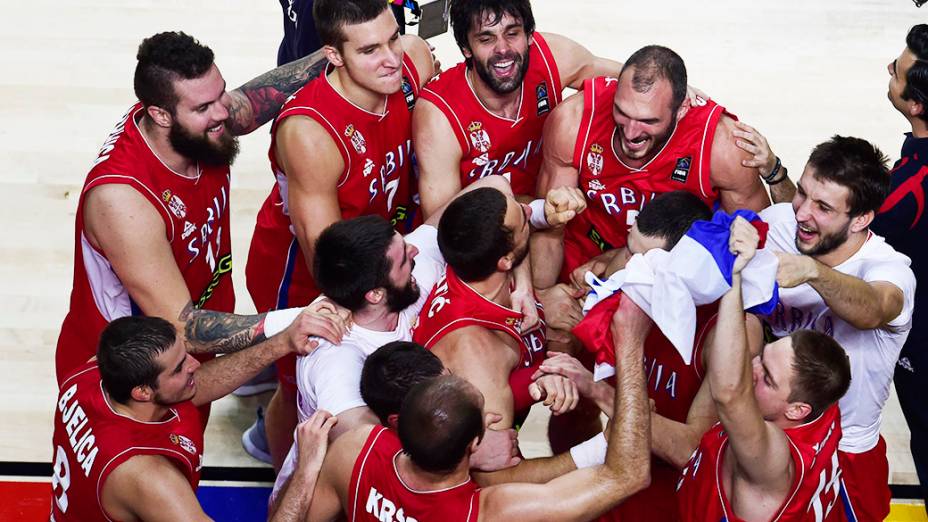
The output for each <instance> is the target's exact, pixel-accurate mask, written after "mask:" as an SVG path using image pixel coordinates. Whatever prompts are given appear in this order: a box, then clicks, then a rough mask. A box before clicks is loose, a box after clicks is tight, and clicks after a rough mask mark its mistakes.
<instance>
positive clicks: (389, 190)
mask: <svg viewBox="0 0 928 522" xmlns="http://www.w3.org/2000/svg"><path fill="white" fill-rule="evenodd" d="M418 94H419V76H418V73H417V72H416V68H415V65H414V64H413V62H412V60H411V59H410V58H409V57H408V56H404V58H403V84H402V88H401V89H400V90H399V91H397V92H395V93H393V94H391V95H389V96H387V97H386V98H385V100H386V106H385V107H384V111H383V113H382V114H376V113H373V112H369V111H366V110H364V109H362V108H360V107H358V106H357V105H355V104H354V103H352V102H351V101H349V100H348V99H347V98H345V97H343V96H342V95H341V94H340V93H339V92H338V91H336V90H335V88H334V87H332V84H331V83H329V78H328V76H327V75H325V74H323V75H320V76H319V77H318V78H316V79H314V80H312V81H311V82H309V83H307V84H306V85H305V86H304V87H303V88H301V89H300V90H299V91H297V92H296V93H295V94H294V95H293V96H291V97H290V99H289V100H287V102H286V103H285V104H284V106H283V108H282V109H281V111H280V114H279V115H278V116H277V120H275V122H274V125H273V127H272V128H271V148H270V151H269V152H268V156H269V157H270V160H271V170H272V171H273V173H274V176H275V179H276V183H275V184H274V188H273V189H271V193H270V195H269V196H268V197H267V199H266V200H265V202H264V205H263V206H262V207H261V210H260V211H259V212H258V220H257V224H256V226H255V232H254V236H253V237H252V241H251V250H250V251H249V253H248V263H247V265H246V266H245V275H246V281H247V284H248V291H249V293H250V294H251V297H252V299H253V300H254V303H255V307H257V309H258V311H259V312H267V311H269V310H275V309H279V308H287V307H293V306H304V305H307V304H309V303H310V302H311V301H312V300H313V299H314V298H315V297H316V296H317V295H319V290H318V289H317V288H316V285H315V284H314V283H313V280H312V276H311V275H310V273H309V269H308V267H307V264H306V260H305V258H304V257H303V252H302V250H301V249H300V245H299V243H298V242H297V239H296V237H295V236H294V235H293V232H292V225H291V223H290V213H289V208H288V203H287V173H286V172H284V170H283V168H282V167H281V165H280V164H279V163H278V160H277V154H276V152H275V147H276V141H277V139H276V137H277V129H278V128H279V127H280V123H281V122H282V121H284V120H285V119H287V118H289V117H291V116H306V117H308V118H312V119H313V120H314V121H315V122H316V123H318V124H319V125H321V126H322V128H324V129H325V130H326V131H327V132H328V133H329V136H331V138H332V141H334V142H335V145H336V146H337V147H338V150H339V152H340V153H341V157H342V161H344V164H345V168H344V170H343V172H342V175H341V178H340V179H339V180H338V206H339V209H340V210H341V217H342V219H351V218H354V217H358V216H363V215H369V214H374V215H379V216H382V217H384V218H386V219H389V220H392V221H393V222H394V223H395V224H396V225H397V227H398V228H401V227H402V226H403V225H404V224H405V222H406V221H407V218H409V217H410V216H411V214H412V213H413V212H414V209H413V208H412V207H411V203H412V197H411V192H410V187H411V183H412V178H411V176H412V168H411V165H412V161H411V160H412V158H411V157H410V156H411V154H412V140H411V135H412V129H411V111H412V108H413V105H414V104H415V100H416V97H417V96H418ZM401 231H405V230H401Z"/></svg>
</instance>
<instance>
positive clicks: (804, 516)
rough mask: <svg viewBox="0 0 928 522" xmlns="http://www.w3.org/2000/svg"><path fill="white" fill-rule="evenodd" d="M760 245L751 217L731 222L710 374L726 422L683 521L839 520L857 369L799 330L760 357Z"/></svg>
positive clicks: (687, 474)
mask: <svg viewBox="0 0 928 522" xmlns="http://www.w3.org/2000/svg"><path fill="white" fill-rule="evenodd" d="M800 190H801V189H800ZM758 239H759V238H758V233H757V230H756V229H755V228H754V227H753V226H752V225H751V224H750V223H748V222H747V221H745V220H744V219H743V218H740V217H739V218H737V219H736V220H735V222H733V223H732V227H731V237H730V240H729V249H730V250H731V252H732V253H733V254H736V255H737V258H736V260H735V264H734V267H733V268H732V287H731V290H729V291H728V292H727V293H726V294H725V295H724V296H723V297H722V300H721V302H720V304H719V318H718V324H717V326H716V334H715V343H714V344H715V346H713V347H712V349H711V350H709V351H708V360H709V371H708V375H707V376H706V380H707V381H708V382H709V390H710V391H711V395H712V399H713V401H714V402H715V405H716V408H717V410H718V414H719V418H720V419H721V423H719V424H717V425H716V426H715V427H714V428H712V429H710V430H709V431H707V432H706V434H705V436H704V437H703V438H702V441H701V442H700V444H699V447H698V448H697V450H696V451H695V452H694V453H693V456H692V457H691V458H690V461H689V463H688V464H687V466H686V468H684V470H683V476H682V478H681V479H680V487H679V493H678V501H679V505H680V515H681V516H682V519H683V520H685V521H688V520H694V521H695V520H784V521H786V520H796V521H798V520H803V521H817V520H840V516H841V513H840V508H836V507H835V503H836V502H837V501H838V498H837V487H836V486H837V484H836V481H837V480H838V478H839V476H840V473H841V472H840V470H839V468H838V457H837V451H838V440H839V439H840V438H841V423H840V413H839V411H838V404H837V403H838V400H839V399H840V398H841V397H842V396H843V395H844V393H845V392H846V391H847V389H848V386H849V384H850V380H851V367H850V363H849V361H848V357H847V355H846V354H845V352H844V350H842V349H841V346H840V345H839V344H838V343H837V342H836V341H835V340H834V339H832V338H831V337H829V336H827V335H825V334H823V333H820V332H815V331H812V330H797V331H795V332H793V333H792V334H791V335H789V336H787V337H784V338H782V339H780V340H778V341H776V342H773V343H770V344H767V345H766V346H764V347H763V348H762V349H761V352H760V354H759V355H758V356H755V357H753V359H752V358H751V356H750V352H749V351H748V339H747V333H746V331H745V320H744V307H743V305H742V301H741V270H742V269H743V268H744V267H745V266H746V265H747V264H748V263H749V262H750V260H751V259H752V258H753V257H754V254H755V252H756V249H757V243H758ZM768 241H769V238H768Z"/></svg>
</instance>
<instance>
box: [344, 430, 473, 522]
mask: <svg viewBox="0 0 928 522" xmlns="http://www.w3.org/2000/svg"><path fill="white" fill-rule="evenodd" d="M402 452H403V446H402V444H400V439H399V437H398V436H397V435H396V433H394V432H393V431H391V430H389V429H387V428H385V427H383V426H376V427H374V429H373V430H371V434H370V435H369V436H368V437H367V442H365V443H364V447H363V448H362V449H361V453H360V454H359V455H358V459H357V460H356V461H355V463H354V469H353V470H352V472H351V482H350V483H349V485H348V499H347V500H348V505H347V506H346V507H345V511H346V512H347V514H348V520H349V522H356V521H357V522H363V521H366V522H380V521H383V520H395V521H397V522H400V521H404V520H405V521H406V522H473V521H476V520H477V513H478V511H479V509H480V488H479V487H478V486H477V484H476V483H475V482H474V481H473V480H471V479H470V478H468V480H467V481H466V482H464V483H462V484H459V485H457V486H454V487H451V488H447V489H442V490H438V491H416V490H414V489H412V488H410V487H409V486H407V485H406V484H405V483H404V482H403V479H402V478H400V476H399V474H398V473H397V471H396V459H397V458H399V455H400V454H401V453H402Z"/></svg>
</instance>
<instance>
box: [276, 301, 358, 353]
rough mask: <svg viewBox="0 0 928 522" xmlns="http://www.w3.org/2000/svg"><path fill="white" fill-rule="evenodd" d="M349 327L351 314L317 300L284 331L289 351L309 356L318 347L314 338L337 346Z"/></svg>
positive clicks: (331, 304) (317, 342)
mask: <svg viewBox="0 0 928 522" xmlns="http://www.w3.org/2000/svg"><path fill="white" fill-rule="evenodd" d="M350 326H351V313H350V312H348V311H347V310H345V309H344V308H341V307H339V306H337V305H335V304H333V303H331V302H329V301H326V300H319V301H316V302H314V303H312V304H311V305H309V306H307V307H306V308H305V309H303V311H302V312H300V315H298V316H297V318H296V319H294V320H293V322H292V323H290V326H288V327H287V329H286V330H284V335H286V336H287V340H288V342H289V344H290V349H291V350H292V351H293V352H294V353H296V354H298V355H309V354H310V353H312V352H313V350H315V349H316V348H318V346H319V341H318V340H317V339H313V337H316V338H320V337H321V338H322V339H325V340H326V341H329V342H330V343H332V344H339V343H341V341H342V337H344V336H345V334H347V333H348V328H349V327H350Z"/></svg>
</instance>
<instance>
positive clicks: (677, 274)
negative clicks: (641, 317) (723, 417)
mask: <svg viewBox="0 0 928 522" xmlns="http://www.w3.org/2000/svg"><path fill="white" fill-rule="evenodd" d="M738 216H740V217H743V218H744V219H746V220H748V221H749V222H750V223H751V224H752V225H754V227H755V228H757V231H758V232H759V233H760V244H759V245H758V251H757V253H756V254H755V256H754V258H753V259H751V261H750V263H748V265H747V266H746V267H745V268H744V270H743V271H742V272H741V276H742V277H741V281H742V283H741V284H742V287H741V288H742V290H741V291H742V298H743V300H744V306H745V309H746V310H748V311H750V312H754V313H757V314H761V315H766V314H769V313H770V312H772V311H773V309H774V307H775V306H776V304H777V282H776V276H777V258H776V256H774V255H773V253H772V252H768V251H767V250H764V243H765V240H766V238H767V229H768V227H767V224H766V223H764V222H763V221H762V220H761V219H760V217H758V216H757V214H755V213H754V212H752V211H750V210H738V211H735V213H734V214H732V215H728V214H726V213H725V212H723V211H717V212H716V213H715V215H714V216H712V221H697V222H695V223H693V226H692V227H690V230H689V231H688V232H687V233H686V235H685V236H683V238H681V239H680V242H679V243H677V245H676V246H674V247H673V249H672V250H671V251H670V252H667V251H666V250H661V249H653V250H650V251H648V252H645V253H644V254H636V255H634V256H632V258H631V259H629V261H628V264H626V266H625V269H624V270H620V271H618V272H616V273H615V274H613V275H612V276H611V277H610V278H609V279H607V280H605V281H601V280H600V279H599V278H597V277H596V276H595V275H593V274H592V273H590V272H588V273H587V274H586V281H587V283H588V284H589V285H590V287H591V288H592V290H590V293H589V295H588V296H587V298H586V302H585V303H584V306H583V311H584V313H585V314H586V316H585V317H584V318H583V320H582V321H580V323H579V324H577V326H576V327H575V328H574V329H573V333H574V335H576V336H577V338H578V339H580V341H581V342H583V345H584V346H585V347H586V348H587V350H590V351H591V352H593V353H594V354H595V355H596V367H595V369H594V372H593V375H594V378H595V379H596V380H597V381H598V380H601V379H605V378H606V377H611V376H612V375H614V374H615V351H614V350H615V349H614V344H613V339H612V334H611V332H610V330H609V325H610V321H611V320H612V315H613V314H614V313H615V311H616V310H617V309H618V307H619V301H620V299H631V300H632V301H634V302H635V304H637V305H638V306H639V307H640V308H641V309H642V310H643V311H644V312H645V313H646V314H648V316H649V317H651V320H653V321H654V324H655V325H656V326H657V327H658V328H660V329H661V332H662V333H663V334H664V336H665V337H666V338H667V339H668V340H669V341H670V342H671V343H672V344H673V346H674V347H675V348H676V349H677V351H678V352H679V353H680V356H681V357H683V360H684V361H686V362H687V364H692V359H693V341H694V337H695V335H696V307H697V306H699V305H704V304H709V303H713V302H715V301H717V300H718V299H720V298H721V297H722V296H723V295H724V294H725V292H727V291H728V290H729V289H731V275H732V274H731V271H732V267H733V266H734V264H735V255H734V254H732V253H731V251H729V250H728V238H729V234H730V232H729V231H730V229H731V223H732V221H734V219H735V217H738Z"/></svg>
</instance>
